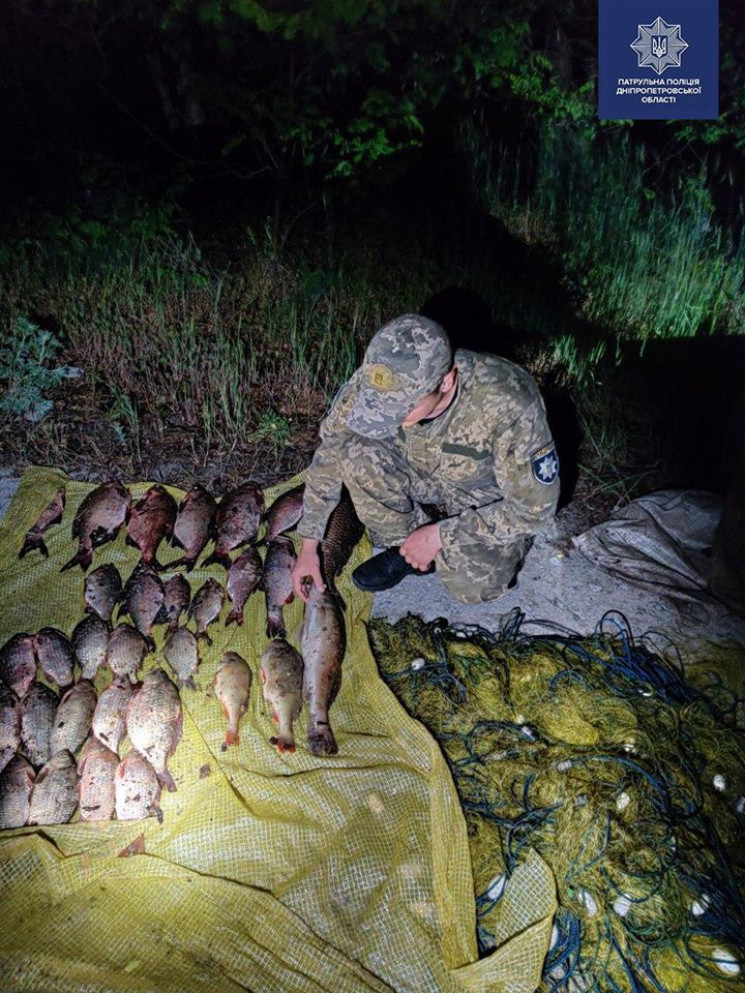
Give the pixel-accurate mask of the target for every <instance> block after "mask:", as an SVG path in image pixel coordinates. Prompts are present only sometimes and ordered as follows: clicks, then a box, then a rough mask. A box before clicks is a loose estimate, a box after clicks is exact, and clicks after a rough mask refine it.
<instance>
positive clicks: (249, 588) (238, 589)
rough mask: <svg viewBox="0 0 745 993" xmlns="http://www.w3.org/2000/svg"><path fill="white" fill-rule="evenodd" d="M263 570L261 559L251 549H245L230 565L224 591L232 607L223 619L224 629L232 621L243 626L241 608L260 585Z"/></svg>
mask: <svg viewBox="0 0 745 993" xmlns="http://www.w3.org/2000/svg"><path fill="white" fill-rule="evenodd" d="M263 569H264V566H263V564H262V561H261V557H260V555H259V553H258V552H257V551H256V549H255V548H253V547H252V548H247V549H246V551H245V552H244V553H243V554H242V555H239V556H238V558H237V559H236V560H235V562H234V563H233V564H232V565H231V567H230V569H229V570H228V581H227V583H226V590H227V593H228V599H229V600H230V602H231V603H232V604H233V606H232V609H231V611H230V613H229V614H228V616H227V617H226V618H225V627H227V626H228V625H229V624H232V623H233V622H234V621H235V622H236V623H237V624H239V625H240V624H243V608H244V606H245V603H246V600H248V598H249V597H250V596H251V594H252V593H253V591H254V590H255V589H256V588H257V587H258V586H259V584H260V583H261V574H262V572H263Z"/></svg>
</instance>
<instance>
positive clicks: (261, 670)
mask: <svg viewBox="0 0 745 993" xmlns="http://www.w3.org/2000/svg"><path fill="white" fill-rule="evenodd" d="M259 679H260V680H261V685H262V686H263V685H264V683H265V682H266V673H265V672H264V670H263V669H259Z"/></svg>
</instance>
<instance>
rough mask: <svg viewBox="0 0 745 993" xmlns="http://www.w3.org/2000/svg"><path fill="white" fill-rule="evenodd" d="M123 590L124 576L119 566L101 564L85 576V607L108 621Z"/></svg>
mask: <svg viewBox="0 0 745 993" xmlns="http://www.w3.org/2000/svg"><path fill="white" fill-rule="evenodd" d="M121 592H122V577H121V576H120V575H119V570H118V569H117V567H116V566H115V565H111V564H108V563H107V564H106V565H100V566H99V567H98V568H97V569H94V570H93V572H92V573H91V574H90V576H86V577H85V603H86V607H85V609H86V610H87V611H88V612H89V613H93V614H95V615H96V616H97V617H100V618H101V620H102V621H107V622H108V621H110V620H111V612H112V610H113V609H114V607H115V606H116V604H117V602H118V600H119V597H120V596H121Z"/></svg>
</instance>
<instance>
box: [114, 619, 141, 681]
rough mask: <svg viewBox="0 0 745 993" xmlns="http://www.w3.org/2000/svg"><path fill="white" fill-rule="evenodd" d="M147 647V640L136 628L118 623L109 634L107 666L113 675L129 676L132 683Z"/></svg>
mask: <svg viewBox="0 0 745 993" xmlns="http://www.w3.org/2000/svg"><path fill="white" fill-rule="evenodd" d="M148 649H149V645H148V643H147V641H145V638H144V637H143V636H142V635H141V634H140V632H139V631H138V630H137V629H136V628H133V627H132V626H131V625H130V624H120V625H119V626H118V627H115V628H114V630H113V631H112V632H111V634H110V636H109V653H108V660H109V668H110V669H111V671H112V672H113V673H114V675H115V676H129V678H130V680H131V682H133V683H134V682H135V680H136V673H137V670H138V669H139V668H140V666H141V665H142V663H143V661H144V659H145V656H146V655H147V653H148Z"/></svg>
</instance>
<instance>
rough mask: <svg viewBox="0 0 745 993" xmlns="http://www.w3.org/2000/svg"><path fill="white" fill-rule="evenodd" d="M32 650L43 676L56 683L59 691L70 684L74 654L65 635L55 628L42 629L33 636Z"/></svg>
mask: <svg viewBox="0 0 745 993" xmlns="http://www.w3.org/2000/svg"><path fill="white" fill-rule="evenodd" d="M34 649H35V650H36V658H37V659H38V662H39V665H40V666H41V668H42V671H43V672H44V675H45V676H48V677H49V679H51V680H53V681H54V682H55V683H57V685H58V686H59V687H60V689H64V688H65V687H67V686H70V685H71V684H72V674H73V666H74V665H75V652H74V650H73V647H72V645H71V643H70V639H69V638H68V637H66V635H64V634H62V632H61V631H58V630H57V628H42V630H41V631H39V632H37V634H36V635H35V636H34Z"/></svg>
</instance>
